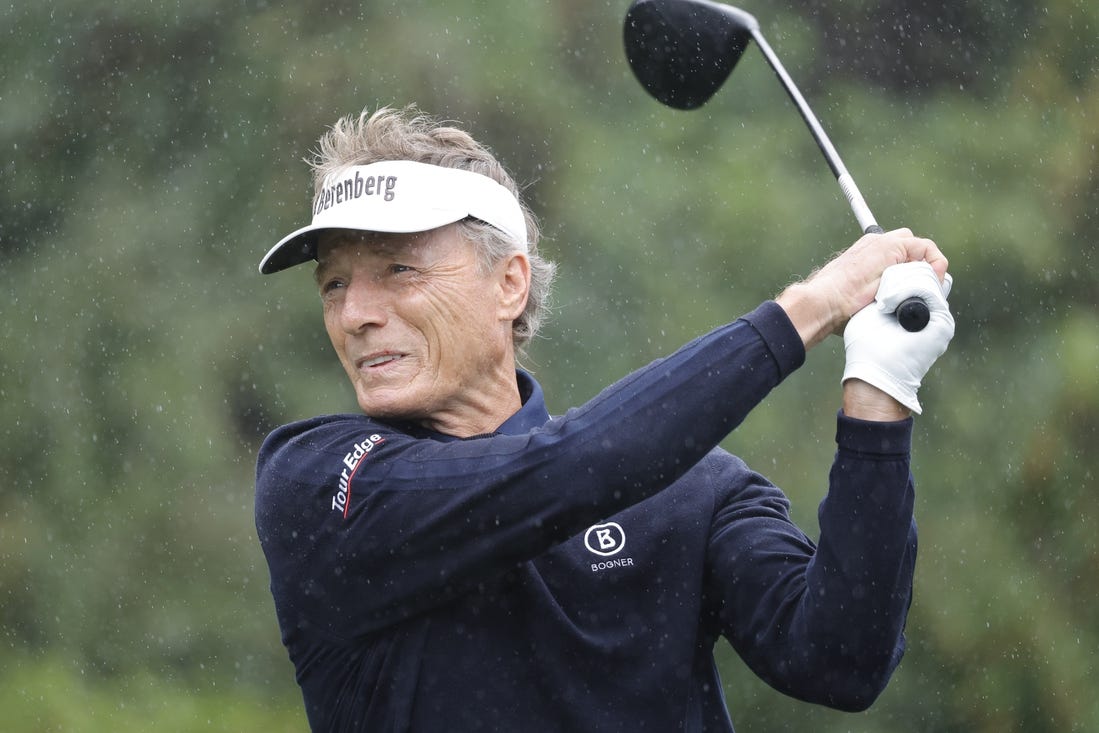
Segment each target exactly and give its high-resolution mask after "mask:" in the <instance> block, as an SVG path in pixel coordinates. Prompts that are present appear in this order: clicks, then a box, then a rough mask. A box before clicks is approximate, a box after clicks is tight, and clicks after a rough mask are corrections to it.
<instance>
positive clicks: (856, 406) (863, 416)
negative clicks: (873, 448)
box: [843, 379, 912, 422]
mask: <svg viewBox="0 0 1099 733" xmlns="http://www.w3.org/2000/svg"><path fill="white" fill-rule="evenodd" d="M843 414H844V415H847V416H848V417H853V418H857V419H859V420H868V421H872V422H895V421H897V420H905V419H907V418H909V417H911V416H912V411H911V410H909V409H908V408H907V407H905V406H904V405H902V404H901V403H900V402H897V400H895V399H894V398H893V397H891V396H890V395H888V394H887V393H885V392H883V391H881V390H880V389H878V388H877V387H875V386H874V385H872V384H870V383H868V382H864V381H862V380H861V379H848V380H846V381H844V383H843Z"/></svg>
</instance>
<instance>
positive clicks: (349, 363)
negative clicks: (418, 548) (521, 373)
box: [316, 225, 528, 434]
mask: <svg viewBox="0 0 1099 733" xmlns="http://www.w3.org/2000/svg"><path fill="white" fill-rule="evenodd" d="M317 252H318V258H317V259H318V262H319V264H318V266H317V271H316V278H317V285H318V287H319V288H320V294H321V301H322V303H323V304H324V324H325V328H326V329H327V331H328V336H329V338H330V339H331V340H332V346H333V347H334V348H335V349H336V354H337V355H338V356H339V359H340V362H341V363H342V364H343V367H344V369H345V370H346V372H347V375H348V376H349V377H350V379H351V384H352V385H353V386H354V388H355V394H356V397H357V398H358V402H359V407H360V408H362V410H363V412H364V413H366V414H367V415H369V416H371V417H377V418H396V419H404V420H414V421H417V422H419V423H421V424H424V425H427V426H428V427H432V428H434V429H436V430H442V431H443V432H449V433H451V434H461V433H463V432H468V433H469V434H474V433H475V432H485V431H488V430H491V429H494V428H495V427H496V426H497V425H499V422H500V421H502V419H499V418H498V417H497V416H494V415H497V414H499V413H501V411H503V412H502V414H503V419H506V417H507V415H508V414H510V412H509V410H512V411H513V409H514V406H506V407H505V406H502V405H501V403H500V400H501V399H502V398H501V397H500V396H499V395H500V388H501V387H502V386H506V385H508V384H510V386H511V389H512V391H513V392H514V391H515V388H514V385H515V373H514V363H513V359H514V353H513V346H512V339H511V322H512V321H513V320H514V319H515V318H516V317H517V316H518V315H519V314H520V313H521V312H522V307H523V304H524V303H525V298H526V285H527V281H526V280H523V282H521V283H517V282H516V281H515V278H514V277H513V275H514V272H513V270H514V269H515V263H514V262H512V260H514V259H515V258H511V260H505V261H504V262H503V263H501V264H500V265H499V266H498V267H496V268H495V269H494V270H493V271H492V272H489V273H485V272H483V271H482V268H481V267H480V265H479V263H478V261H477V257H476V252H475V250H474V247H473V245H471V244H470V243H469V242H467V241H466V240H465V239H464V238H462V237H461V236H460V235H459V233H458V228H457V227H456V226H454V225H451V226H446V227H442V228H440V229H435V230H432V231H429V232H420V233H415V234H382V233H365V232H353V231H344V230H335V231H331V232H326V233H325V234H324V235H322V237H321V239H320V240H319V242H318V247H317ZM519 258H520V259H521V260H522V262H521V263H519V269H520V270H521V271H522V273H527V272H528V270H526V269H525V267H526V264H525V262H526V261H525V258H523V257H522V256H521V255H520V256H519ZM509 273H511V275H509ZM520 286H521V290H522V292H521V293H518V294H517V293H516V292H515V290H516V288H517V287H520ZM486 420H487V422H486ZM493 423H494V424H493ZM482 424H486V425H489V427H478V426H481V425H482ZM470 430H473V431H474V432H469V431H470Z"/></svg>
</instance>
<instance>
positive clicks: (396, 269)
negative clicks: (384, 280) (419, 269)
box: [389, 264, 415, 275]
mask: <svg viewBox="0 0 1099 733" xmlns="http://www.w3.org/2000/svg"><path fill="white" fill-rule="evenodd" d="M414 270H415V268H413V267H411V266H410V265H398V264H392V265H390V266H389V272H390V273H392V274H394V275H400V274H401V273H404V272H413V271H414Z"/></svg>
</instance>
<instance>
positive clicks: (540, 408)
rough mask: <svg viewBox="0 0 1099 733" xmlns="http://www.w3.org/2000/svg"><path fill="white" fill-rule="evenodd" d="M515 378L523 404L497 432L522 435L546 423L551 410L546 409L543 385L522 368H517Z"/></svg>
mask: <svg viewBox="0 0 1099 733" xmlns="http://www.w3.org/2000/svg"><path fill="white" fill-rule="evenodd" d="M515 380H516V381H517V382H518V383H519V399H520V400H522V402H523V406H522V407H520V408H519V409H518V410H517V411H516V413H515V414H514V415H512V416H511V417H509V418H508V419H507V420H505V421H504V424H503V425H501V426H500V427H498V428H496V432H497V433H503V434H504V435H522V434H523V433H529V432H530V431H531V430H534V429H535V428H540V427H542V426H543V425H545V424H546V423H547V422H548V421H549V419H550V416H549V411H548V410H547V409H546V398H545V396H544V395H543V394H542V385H540V384H538V381H537V380H536V379H535V378H534V377H532V376H531V375H530V374H528V373H527V372H525V371H523V370H522V369H516V370H515Z"/></svg>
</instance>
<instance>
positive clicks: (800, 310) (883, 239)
mask: <svg viewBox="0 0 1099 733" xmlns="http://www.w3.org/2000/svg"><path fill="white" fill-rule="evenodd" d="M920 261H923V262H927V263H928V264H930V265H931V268H932V269H933V270H934V271H935V274H936V275H937V276H938V278H939V280H940V281H942V279H943V278H944V277H945V276H946V271H947V267H948V265H949V263H948V262H947V259H946V256H945V255H944V254H943V253H942V252H941V251H940V250H939V248H938V246H937V245H936V244H935V243H934V242H932V241H931V240H930V239H925V238H923V237H917V236H915V235H914V234H912V230H910V229H895V230H893V231H891V232H886V233H884V234H865V235H863V236H862V237H861V238H860V239H859V240H858V241H857V242H855V243H854V244H853V245H851V246H850V247H849V248H847V249H846V250H844V251H843V252H841V253H840V254H838V255H837V256H836V257H834V258H833V259H832V260H830V261H829V262H828V263H827V264H826V265H824V266H823V267H821V268H820V269H818V270H816V271H815V272H813V273H812V274H811V275H810V276H809V277H808V278H806V279H805V280H803V281H802V282H799V283H796V284H794V285H791V286H790V287H788V288H787V289H786V290H785V291H783V293H782V294H781V295H779V296H778V297H777V298H776V299H775V300H776V301H777V302H778V304H779V305H781V306H782V307H783V308H784V309H785V310H786V313H787V315H789V316H790V320H791V321H792V322H793V324H794V327H795V328H797V330H798V333H799V334H800V335H801V338H802V341H803V342H804V343H805V348H806V349H808V348H810V347H812V346H813V345H815V344H817V343H819V342H820V341H823V340H824V338H825V337H826V336H827V335H828V334H830V333H836V334H839V333H843V329H844V327H845V326H846V325H847V321H848V320H850V318H851V316H853V315H854V314H855V313H858V312H859V311H860V310H861V309H862V308H864V307H865V306H866V305H868V304H869V303H870V302H871V301H873V300H874V294H875V293H876V292H877V290H878V283H879V281H880V280H881V275H882V272H884V271H885V268H887V267H889V266H890V265H898V264H901V263H903V262H920Z"/></svg>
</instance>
